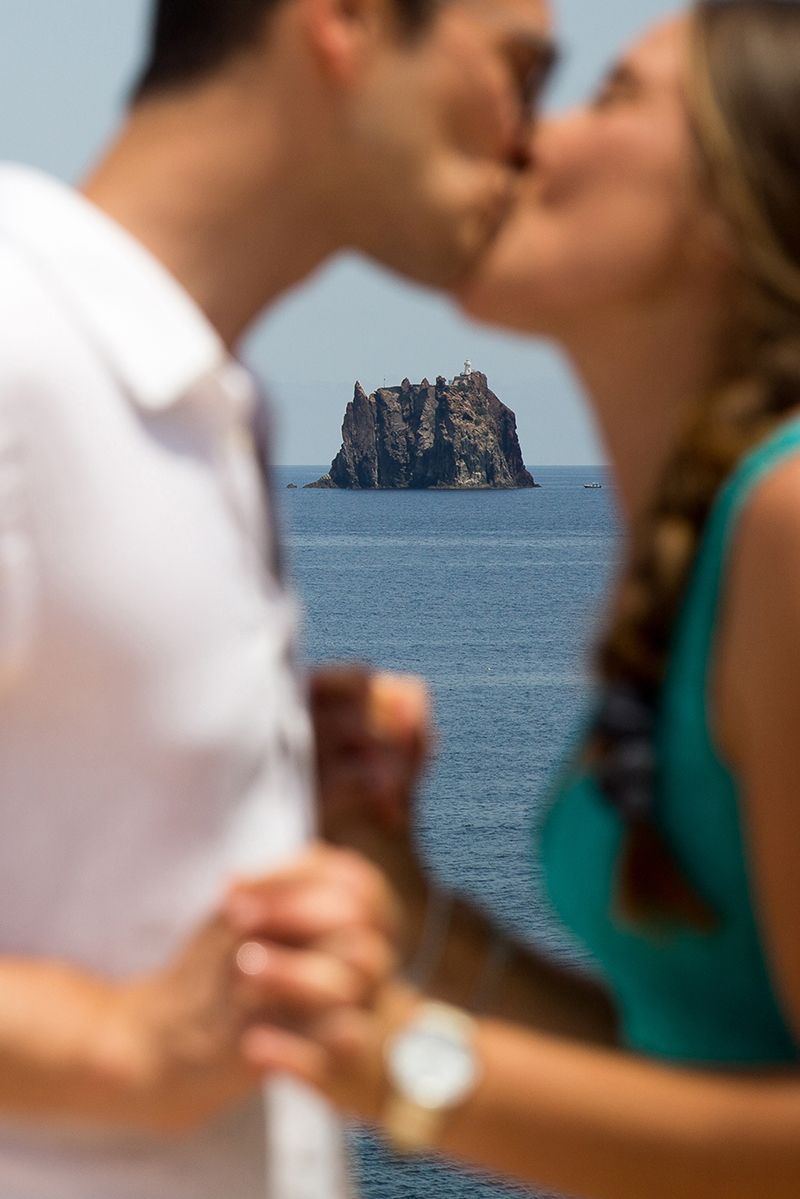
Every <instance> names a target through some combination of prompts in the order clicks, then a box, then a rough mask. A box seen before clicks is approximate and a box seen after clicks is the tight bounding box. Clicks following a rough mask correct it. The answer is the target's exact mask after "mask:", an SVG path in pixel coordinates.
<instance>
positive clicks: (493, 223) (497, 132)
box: [351, 0, 552, 287]
mask: <svg viewBox="0 0 800 1199" xmlns="http://www.w3.org/2000/svg"><path fill="white" fill-rule="evenodd" d="M549 35H550V19H549V10H548V5H547V2H546V0H444V2H443V3H442V4H441V6H440V7H439V8H438V10H437V11H436V12H435V13H434V14H433V16H432V18H431V20H430V22H429V23H428V24H427V25H426V26H424V27H423V29H422V30H421V31H420V32H419V33H418V34H416V35H415V36H413V37H412V38H411V39H410V40H402V41H400V40H398V38H397V34H396V32H393V34H392V36H391V37H389V36H388V35H387V38H386V40H385V41H384V42H382V43H381V47H380V49H379V51H378V53H376V54H375V55H374V56H373V58H372V60H371V62H370V67H369V69H368V71H367V73H366V75H365V77H364V79H363V81H362V86H361V87H359V89H358V92H357V94H355V95H354V96H353V107H352V110H351V119H352V130H353V132H354V133H355V143H354V144H355V145H356V146H358V148H359V158H358V161H359V170H358V172H357V174H358V178H357V179H352V180H351V183H352V184H353V185H354V186H358V188H359V193H358V194H359V196H360V202H359V204H358V205H357V207H358V222H359V227H358V230H357V232H356V241H357V243H358V245H359V247H360V248H362V249H364V250H365V251H366V252H368V253H370V254H372V255H373V256H374V257H376V258H378V259H379V260H380V261H382V262H384V263H385V264H386V265H388V266H390V267H392V268H394V269H396V270H398V271H401V272H402V273H404V274H408V275H410V276H412V277H413V278H415V279H418V280H420V281H422V282H424V283H429V284H432V285H434V286H438V287H452V286H454V285H456V284H458V283H460V282H461V281H462V280H463V278H464V277H465V275H467V274H468V273H469V271H470V269H471V268H472V266H473V265H474V264H475V263H476V262H477V261H478V260H479V259H480V257H481V255H482V253H483V252H484V250H485V249H486V248H487V247H488V245H489V244H490V242H491V241H492V239H493V237H494V235H495V233H496V232H497V230H498V228H499V227H500V225H501V224H502V221H503V219H504V217H505V215H506V213H507V211H508V208H509V205H510V202H511V200H512V199H513V196H514V191H515V183H516V179H517V177H518V174H519V170H520V167H521V166H522V165H524V163H525V160H526V155H527V142H528V137H529V134H530V123H531V118H532V116H533V110H534V107H535V104H536V101H537V99H538V93H539V91H540V89H541V85H542V84H543V82H544V79H545V77H546V75H547V73H548V67H549V65H551V59H552V43H551V42H550V40H549Z"/></svg>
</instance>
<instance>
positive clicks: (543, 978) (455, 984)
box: [311, 667, 617, 1045]
mask: <svg viewBox="0 0 800 1199" xmlns="http://www.w3.org/2000/svg"><path fill="white" fill-rule="evenodd" d="M311 701H312V712H313V714H314V723H315V728H316V738H317V766H318V780H319V799H320V810H321V816H322V826H323V832H324V834H325V836H326V837H327V838H328V839H329V840H330V841H332V842H334V843H335V844H338V845H347V846H349V847H350V848H352V849H356V850H357V851H358V852H359V853H361V854H363V855H364V856H365V857H366V858H368V859H369V860H370V861H372V862H373V863H375V864H376V865H377V866H379V867H380V869H381V870H382V871H383V872H384V874H385V875H386V876H387V877H388V879H389V880H390V882H391V883H392V885H393V887H394V888H395V890H396V892H397V894H398V895H399V896H400V898H401V900H402V902H403V907H404V916H405V920H404V938H403V942H402V945H401V956H402V958H403V959H404V961H405V962H406V963H409V962H410V961H412V960H413V959H414V957H415V953H416V950H417V947H418V945H419V942H420V937H421V935H422V930H423V928H424V926H425V924H426V916H427V913H428V910H429V905H430V902H431V896H430V887H431V880H430V877H429V876H428V874H427V873H426V870H425V867H424V866H423V864H422V863H421V861H420V858H419V856H418V854H417V850H416V846H415V844H414V839H413V831H412V829H411V820H412V813H413V806H414V791H415V788H416V786H417V783H418V781H419V775H420V773H421V771H422V769H423V767H424V765H425V763H426V760H427V756H428V747H429V745H430V743H431V742H432V740H433V736H432V733H431V730H430V711H429V702H428V697H427V691H426V689H425V686H424V684H423V683H422V681H421V680H420V679H417V678H414V677H412V676H407V675H389V674H374V673H371V672H370V671H368V670H366V669H362V668H358V667H330V668H327V669H325V670H322V671H319V672H317V674H316V675H315V676H314V678H313V680H312V687H311ZM500 938H503V939H504V940H505V941H506V942H507V950H508V952H507V953H506V954H505V955H504V956H503V958H502V965H501V967H500V970H499V972H497V975H496V977H492V978H490V979H488V981H490V982H491V986H490V987H489V988H488V990H487V991H486V996H485V1002H484V1008H485V1010H487V1011H488V1012H490V1013H491V1014H493V1015H495V1016H497V1017H499V1018H501V1019H505V1020H510V1021H514V1022H517V1023H520V1024H530V1025H531V1026H533V1027H535V1028H539V1029H540V1030H542V1031H547V1032H553V1033H559V1034H564V1035H569V1036H572V1037H575V1038H576V1039H578V1040H585V1041H590V1042H593V1043H596V1044H602V1045H611V1044H614V1043H615V1042H616V1036H617V1033H616V1015H615V1011H614V1007H613V1004H612V1003H611V1000H610V999H609V997H608V995H607V993H606V992H605V991H604V990H603V988H602V987H601V986H600V985H599V984H597V983H595V982H593V981H592V980H591V979H589V978H587V977H586V976H585V975H583V974H581V973H579V972H577V971H576V970H574V969H569V968H565V967H563V966H560V965H559V964H558V963H557V962H555V961H553V960H552V959H551V958H548V957H547V956H545V955H544V954H543V953H539V952H537V951H536V949H535V948H533V947H532V946H530V945H526V944H524V943H523V942H522V941H519V940H515V939H513V938H509V937H508V936H507V935H506V934H505V933H503V932H502V931H501V930H500V929H499V928H498V927H497V926H496V925H495V924H493V922H492V920H491V918H490V917H489V916H488V915H487V914H486V913H485V912H482V911H481V909H480V908H479V907H478V906H477V905H476V904H473V903H470V902H469V901H468V900H466V899H463V898H461V897H459V896H456V897H454V900H453V904H452V908H451V910H450V913H449V920H448V929H447V936H446V938H445V939H444V942H443V944H442V946H441V953H440V955H439V956H438V958H437V961H436V965H435V969H434V971H433V976H432V977H431V978H428V979H426V980H425V986H426V988H427V989H430V990H431V992H432V993H433V994H435V995H436V996H437V997H439V998H442V999H445V1000H447V1001H448V1002H450V1003H454V1004H462V1005H463V1004H467V1003H469V1002H470V1000H471V998H472V996H473V995H474V994H476V992H477V991H478V990H481V991H483V990H484V988H483V986H482V983H483V982H484V981H487V967H488V974H489V975H491V974H492V970H491V958H492V953H493V950H494V948H495V946H496V943H497V941H498V939H500Z"/></svg>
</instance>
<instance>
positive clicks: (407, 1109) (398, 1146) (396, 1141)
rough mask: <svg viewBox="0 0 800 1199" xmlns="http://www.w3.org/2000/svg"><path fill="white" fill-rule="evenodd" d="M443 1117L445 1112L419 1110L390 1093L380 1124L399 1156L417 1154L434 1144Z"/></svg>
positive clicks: (397, 1093)
mask: <svg viewBox="0 0 800 1199" xmlns="http://www.w3.org/2000/svg"><path fill="white" fill-rule="evenodd" d="M446 1115H447V1112H446V1111H433V1110H431V1109H430V1108H426V1107H421V1106H420V1105H419V1104H418V1103H414V1101H413V1100H411V1099H407V1098H406V1097H405V1096H404V1095H401V1094H400V1092H399V1091H393V1092H392V1094H391V1095H390V1096H389V1098H388V1100H387V1103H386V1107H385V1109H384V1112H383V1117H382V1122H383V1126H384V1130H385V1132H386V1135H387V1136H388V1138H389V1140H390V1141H391V1143H392V1146H393V1147H394V1149H395V1150H396V1151H397V1152H398V1153H420V1152H423V1151H424V1150H425V1149H430V1148H432V1147H433V1146H434V1145H435V1144H436V1142H437V1141H438V1139H439V1133H440V1131H441V1127H442V1124H443V1123H444V1119H445V1116H446Z"/></svg>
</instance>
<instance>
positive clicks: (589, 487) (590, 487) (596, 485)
mask: <svg viewBox="0 0 800 1199" xmlns="http://www.w3.org/2000/svg"><path fill="white" fill-rule="evenodd" d="M602 486H603V484H602V483H584V487H585V488H586V490H587V491H598V490H599V489H600V488H601V487H602Z"/></svg>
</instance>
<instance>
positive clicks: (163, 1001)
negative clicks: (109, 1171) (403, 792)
mask: <svg viewBox="0 0 800 1199" xmlns="http://www.w3.org/2000/svg"><path fill="white" fill-rule="evenodd" d="M397 927H398V909H397V904H396V901H395V899H394V897H393V895H392V893H391V891H390V889H389V887H388V886H387V885H386V884H385V883H384V881H383V879H382V876H381V875H380V873H379V872H378V871H377V870H376V869H375V868H374V867H373V866H371V865H370V864H369V863H367V862H366V861H364V860H362V859H361V858H359V857H358V856H357V855H356V854H354V853H352V852H350V851H348V850H341V849H334V848H333V847H331V846H325V845H317V846H313V847H312V848H311V849H310V850H308V851H307V852H306V853H305V854H304V855H303V856H302V857H300V858H299V859H297V861H295V862H294V863H291V864H290V865H289V866H287V867H286V868H285V869H283V870H281V871H277V872H276V873H274V874H271V875H267V876H265V877H263V878H258V879H253V880H247V881H243V882H241V883H239V884H236V885H235V886H233V887H231V889H230V891H229V893H228V895H227V897H226V898H225V902H224V905H223V908H222V910H221V911H220V912H219V914H218V915H216V916H215V917H214V918H213V919H212V920H211V921H210V922H209V923H208V924H207V925H206V926H205V927H203V928H202V929H200V930H199V931H198V932H197V933H196V934H195V936H194V937H193V938H192V939H191V940H190V941H189V943H188V944H187V945H186V946H185V947H184V949H183V950H182V951H181V952H180V953H179V954H178V955H177V956H176V958H175V959H174V960H173V961H172V963H170V964H169V965H168V966H167V967H166V968H165V969H163V970H161V971H158V972H157V973H156V974H154V975H151V976H149V977H147V978H144V979H140V980H135V981H133V982H131V983H129V984H121V985H120V986H119V987H117V988H116V989H115V990H114V991H113V993H112V996H113V997H112V1001H111V1003H110V1004H104V1005H103V1010H102V1011H98V1014H97V1017H96V1019H95V1029H94V1030H93V1037H94V1057H95V1066H96V1070H95V1077H97V1076H98V1075H99V1076H100V1078H101V1080H102V1079H108V1080H111V1081H113V1080H117V1081H116V1083H115V1084H114V1087H115V1089H116V1091H117V1097H116V1099H115V1101H114V1102H115V1104H116V1106H117V1108H118V1115H117V1116H116V1118H114V1117H113V1116H112V1119H114V1122H115V1123H130V1124H134V1125H138V1126H144V1127H147V1128H148V1129H151V1130H158V1131H162V1132H174V1131H178V1132H180V1131H184V1130H186V1129H190V1128H194V1127H197V1126H198V1125H199V1124H201V1123H203V1122H204V1121H205V1120H207V1119H209V1118H211V1117H212V1116H213V1115H215V1114H216V1113H217V1112H220V1111H222V1110H223V1109H224V1108H226V1107H228V1106H230V1105H232V1104H234V1103H236V1102H240V1101H241V1100H242V1099H243V1098H244V1097H245V1096H246V1095H247V1094H248V1093H249V1092H251V1091H252V1090H253V1089H254V1088H255V1087H256V1086H257V1084H258V1082H259V1073H258V1071H257V1069H254V1068H253V1065H252V1064H248V1063H247V1062H246V1060H245V1059H244V1057H243V1055H242V1037H243V1036H244V1035H245V1033H246V1032H247V1030H248V1028H250V1027H251V1025H252V1024H253V1023H254V1022H255V1023H262V1022H264V1023H268V1024H270V1025H271V1026H274V1027H275V1028H280V1029H282V1030H283V1031H284V1032H286V1033H287V1034H289V1033H291V1034H292V1035H296V1036H304V1035H309V1034H310V1031H311V1030H312V1029H314V1028H315V1027H316V1026H317V1025H318V1024H319V1022H320V1021H324V1020H326V1019H329V1018H331V1017H332V1016H333V1015H335V1014H337V1013H340V1012H350V1013H354V1014H355V1013H358V1012H360V1011H365V1010H366V1009H367V1008H368V1007H370V1006H371V1004H372V1002H373V1000H374V996H375V994H376V992H377V990H378V989H379V988H380V987H381V986H383V985H384V984H385V981H386V979H387V978H388V977H389V976H390V974H391V972H392V969H393V966H394V943H395V939H396V934H397ZM103 1085H104V1086H105V1083H104V1084H103ZM107 1090H108V1088H107V1087H106V1091H107ZM112 1098H113V1096H112ZM85 1104H86V1105H87V1106H88V1107H89V1109H90V1111H91V1112H92V1114H94V1112H95V1111H96V1112H97V1114H99V1115H101V1116H102V1114H103V1113H108V1114H109V1115H111V1111H110V1099H109V1096H108V1094H106V1097H105V1099H103V1097H102V1095H101V1094H100V1092H99V1091H98V1090H97V1089H95V1094H94V1095H92V1094H88V1095H87V1097H86V1101H85Z"/></svg>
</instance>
